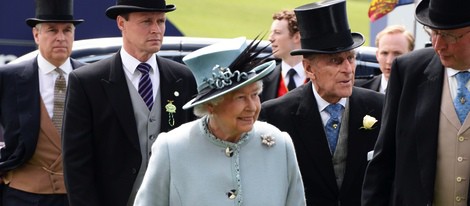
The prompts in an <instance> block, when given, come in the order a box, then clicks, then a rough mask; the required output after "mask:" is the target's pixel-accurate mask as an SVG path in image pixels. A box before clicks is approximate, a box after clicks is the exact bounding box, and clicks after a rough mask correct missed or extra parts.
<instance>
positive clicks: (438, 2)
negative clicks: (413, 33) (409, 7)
mask: <svg viewBox="0 0 470 206" xmlns="http://www.w3.org/2000/svg"><path fill="white" fill-rule="evenodd" d="M469 9H470V0H422V1H421V2H420V3H419V4H418V6H417V7H416V20H417V21H418V22H419V23H421V24H423V25H426V26H429V27H431V28H433V29H443V30H446V29H457V28H462V27H466V26H470V11H469Z"/></svg>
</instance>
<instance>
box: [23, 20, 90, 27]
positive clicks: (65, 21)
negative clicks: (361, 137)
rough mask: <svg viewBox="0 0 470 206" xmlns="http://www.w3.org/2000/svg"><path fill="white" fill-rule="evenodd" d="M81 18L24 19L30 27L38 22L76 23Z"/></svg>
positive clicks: (79, 21)
mask: <svg viewBox="0 0 470 206" xmlns="http://www.w3.org/2000/svg"><path fill="white" fill-rule="evenodd" d="M83 21H84V20H83V19H75V20H44V19H37V18H29V19H26V24H27V25H28V26H30V27H35V26H36V24H39V23H72V24H73V25H77V24H80V23H82V22H83Z"/></svg>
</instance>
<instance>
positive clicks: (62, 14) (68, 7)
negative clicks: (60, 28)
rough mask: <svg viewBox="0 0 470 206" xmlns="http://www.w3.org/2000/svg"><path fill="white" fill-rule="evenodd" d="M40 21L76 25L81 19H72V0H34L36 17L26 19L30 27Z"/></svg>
mask: <svg viewBox="0 0 470 206" xmlns="http://www.w3.org/2000/svg"><path fill="white" fill-rule="evenodd" d="M41 22H60V23H73V24H74V25H77V24H79V23H82V22H83V19H77V20H74V19H73V0H36V17H35V18H28V19H26V24H28V25H29V26H30V27H34V26H36V24H38V23H41Z"/></svg>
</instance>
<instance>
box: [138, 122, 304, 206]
mask: <svg viewBox="0 0 470 206" xmlns="http://www.w3.org/2000/svg"><path fill="white" fill-rule="evenodd" d="M206 122H207V118H206V117H203V118H201V119H198V120H195V121H193V122H190V123H187V124H184V125H182V126H180V127H178V128H176V129H174V130H172V131H170V132H168V133H162V134H160V135H159V136H158V138H157V141H156V142H155V143H154V145H153V146H152V156H151V158H150V162H149V166H148V169H147V172H146V174H145V177H144V180H143V183H142V186H141V187H140V189H139V192H138V193H137V197H136V200H135V204H134V205H137V206H157V205H158V206H160V205H161V206H211V205H213V206H225V205H227V206H228V205H230V206H234V205H246V206H268V205H269V206H300V205H305V196H304V187H303V184H302V179H301V176H300V172H299V167H298V165H297V159H296V156H295V151H294V147H293V144H292V140H291V139H290V136H289V135H288V134H287V133H285V132H281V131H279V130H278V129H277V128H276V127H274V126H272V125H270V124H268V123H265V122H258V121H257V122H256V123H255V124H254V127H253V130H252V131H250V132H248V133H247V134H246V135H244V136H243V137H242V138H241V139H240V141H239V142H238V143H230V142H225V141H221V140H219V139H216V138H215V137H214V136H213V135H211V134H210V132H209V131H208V129H207V123H206ZM262 136H264V137H267V136H271V137H274V138H275V139H274V142H275V144H274V145H272V146H270V147H269V146H268V145H267V144H265V143H262ZM227 147H229V148H232V150H231V151H233V154H232V155H231V157H230V152H229V151H228V149H227Z"/></svg>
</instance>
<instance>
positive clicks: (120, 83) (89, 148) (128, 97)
mask: <svg viewBox="0 0 470 206" xmlns="http://www.w3.org/2000/svg"><path fill="white" fill-rule="evenodd" d="M173 10H175V6H174V5H167V4H166V3H165V1H164V0H118V1H117V5H115V6H111V7H109V8H108V9H107V10H106V15H107V16H108V17H109V18H111V19H115V21H116V23H117V26H118V28H119V29H120V30H121V33H122V41H123V46H122V48H121V49H120V50H119V51H118V52H117V53H116V54H115V55H113V56H111V57H110V58H107V59H104V60H101V61H99V62H95V63H93V64H90V65H87V66H85V67H83V68H80V70H77V71H74V72H72V73H71V74H70V83H69V87H68V93H67V100H66V111H65V118H64V135H63V148H64V172H65V184H66V187H67V191H68V192H69V199H70V203H71V205H73V206H80V205H86V206H104V205H112V206H125V205H132V204H133V202H134V198H135V194H136V193H137V190H138V188H139V186H140V184H141V182H142V178H143V176H144V173H145V170H146V168H147V163H148V160H149V157H150V155H151V151H150V148H151V146H152V144H153V142H154V141H155V139H156V137H157V135H158V134H159V133H160V132H166V131H169V130H171V129H173V128H175V127H177V126H179V125H181V124H182V123H185V122H188V121H190V120H193V119H195V116H194V114H192V111H191V110H183V109H182V106H183V104H184V103H186V102H188V101H189V100H191V98H192V97H193V95H195V94H196V93H197V91H196V81H195V79H194V77H193V75H192V73H191V72H190V70H189V69H187V67H186V66H184V65H183V64H180V63H176V62H174V61H171V60H168V59H164V58H161V57H158V56H157V55H155V53H156V52H158V51H159V50H160V47H161V45H162V40H163V34H164V33H165V22H166V12H170V11H173Z"/></svg>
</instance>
